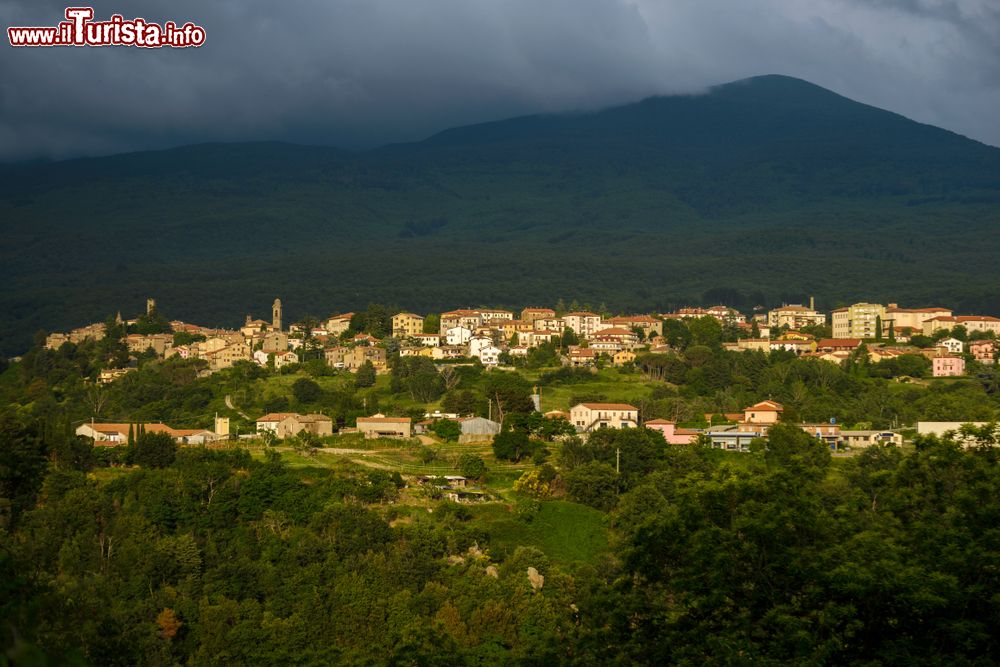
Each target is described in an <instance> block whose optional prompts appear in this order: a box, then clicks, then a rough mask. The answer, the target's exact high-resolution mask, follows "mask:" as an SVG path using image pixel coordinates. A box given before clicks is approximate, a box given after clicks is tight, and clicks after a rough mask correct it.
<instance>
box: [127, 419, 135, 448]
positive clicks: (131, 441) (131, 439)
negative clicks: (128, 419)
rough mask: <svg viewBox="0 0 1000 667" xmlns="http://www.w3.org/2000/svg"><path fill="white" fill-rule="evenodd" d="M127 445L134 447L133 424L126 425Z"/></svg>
mask: <svg viewBox="0 0 1000 667" xmlns="http://www.w3.org/2000/svg"><path fill="white" fill-rule="evenodd" d="M128 446H129V447H135V426H134V425H133V424H129V425H128Z"/></svg>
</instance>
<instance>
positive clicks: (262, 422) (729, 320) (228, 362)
mask: <svg viewBox="0 0 1000 667" xmlns="http://www.w3.org/2000/svg"><path fill="white" fill-rule="evenodd" d="M574 305H575V304H574ZM998 334H1000V318H996V317H993V316H987V315H956V314H954V313H953V312H952V311H951V310H950V309H948V308H941V307H921V308H901V307H899V306H898V305H897V304H895V303H890V304H887V305H883V304H876V303H857V304H853V305H850V306H845V307H841V308H836V309H834V310H833V311H832V312H830V313H829V314H827V313H824V312H820V311H817V310H816V308H815V305H814V303H812V300H810V303H809V304H808V305H802V304H788V305H783V306H780V307H777V308H774V309H771V310H769V311H763V310H761V309H758V311H755V312H752V313H742V312H740V311H738V310H736V309H734V308H730V307H727V306H721V305H720V306H715V307H709V308H700V307H688V308H680V309H677V310H675V311H674V312H668V313H654V314H625V315H611V314H610V313H598V312H591V311H589V310H581V309H570V308H565V307H562V304H560V307H559V308H558V309H557V308H545V307H526V308H524V309H523V310H521V311H520V312H519V313H515V312H514V311H511V310H506V309H499V308H467V309H459V310H451V311H447V312H442V313H434V314H429V315H426V316H422V315H419V314H416V313H412V312H407V311H399V312H391V311H389V310H387V309H385V308H384V307H381V306H376V305H373V306H370V307H369V310H368V311H366V312H359V313H355V312H348V313H342V314H335V315H331V316H329V317H326V318H324V319H319V318H312V317H305V318H302V319H300V320H299V321H297V322H294V323H288V324H286V322H285V320H284V314H283V306H282V303H281V301H280V299H275V301H274V303H273V305H272V309H271V317H270V319H268V320H264V319H255V318H253V317H252V316H251V315H247V316H246V320H245V322H244V324H243V326H242V327H240V328H239V329H220V328H211V327H206V326H202V325H198V324H190V323H186V322H181V321H176V320H175V321H167V320H166V319H165V318H163V317H162V316H161V315H160V314H159V312H158V310H157V306H156V303H155V301H154V300H153V299H149V300H148V302H147V308H146V312H145V313H144V314H142V315H141V316H139V317H137V318H134V319H129V320H124V319H123V318H122V317H121V315H120V314H119V315H118V316H117V317H116V318H114V319H113V320H111V321H108V322H106V323H94V324H90V325H88V326H85V327H81V328H78V329H74V330H72V331H70V332H67V333H52V334H50V335H48V336H47V337H46V339H45V347H46V349H48V350H52V351H55V350H59V349H60V348H62V347H63V346H64V345H67V344H69V345H71V346H73V345H77V344H82V343H84V342H87V341H90V342H96V341H100V340H103V339H104V338H105V337H106V336H109V335H112V336H120V338H121V344H122V345H123V347H124V350H125V351H127V354H119V355H118V356H117V359H118V361H119V362H121V363H120V365H117V366H114V365H109V366H108V367H104V368H100V369H99V371H98V373H97V375H96V377H95V378H94V381H95V382H97V383H99V384H104V385H107V384H111V383H114V382H116V381H118V380H120V379H121V378H122V377H123V376H125V375H127V374H128V373H130V372H133V371H134V370H136V369H137V368H138V367H139V366H140V364H141V363H144V362H146V361H149V360H153V359H161V360H169V359H174V358H176V359H181V360H187V361H197V362H198V368H199V370H198V373H199V374H200V375H202V376H210V375H212V374H214V373H218V372H220V371H223V370H225V369H229V368H232V367H233V366H234V365H238V364H253V365H255V366H258V367H260V368H261V369H265V370H267V371H268V372H274V373H287V372H294V371H295V369H298V368H302V367H303V364H310V365H311V366H313V367H315V366H316V365H317V364H319V365H321V366H325V367H327V368H328V369H330V371H332V372H337V373H348V374H352V375H355V376H357V382H358V386H366V385H371V384H374V382H375V378H377V377H378V376H382V375H386V374H389V373H390V372H391V371H392V370H393V368H395V367H397V366H398V365H399V364H400V362H401V361H402V362H403V363H405V360H407V359H408V358H417V359H424V360H426V361H425V362H424V363H429V364H431V365H430V366H427V367H429V368H432V369H437V370H438V371H442V370H443V369H447V370H444V371H443V372H444V373H446V374H449V375H450V374H451V373H453V371H454V369H455V368H458V367H461V366H464V365H470V364H471V365H475V366H477V367H482V368H483V369H484V370H487V371H489V370H490V369H501V370H502V369H506V370H512V369H517V368H525V367H535V368H539V367H556V368H559V367H561V368H566V369H582V370H583V371H592V372H597V371H599V370H600V369H602V368H617V369H622V370H627V371H630V372H634V371H636V370H638V371H641V372H642V373H643V374H644V376H645V377H646V378H647V379H648V380H649V381H651V382H655V381H658V380H659V381H662V380H664V379H665V378H664V377H663V376H662V364H664V363H669V360H670V359H671V358H675V359H676V358H678V357H680V356H684V355H685V354H687V355H688V356H690V354H689V353H685V352H684V351H683V348H684V347H685V346H686V345H687V344H688V343H689V342H690V340H691V338H692V335H694V336H695V337H700V338H702V339H704V340H702V341H701V342H708V343H710V344H713V345H714V346H715V347H716V348H718V349H719V351H720V352H722V353H725V352H736V353H739V352H745V353H761V354H765V355H771V354H772V353H779V354H784V355H786V356H790V357H792V358H795V359H798V360H801V361H815V362H817V363H823V364H830V365H832V366H837V367H839V368H841V369H844V368H847V367H850V366H852V365H857V364H858V363H865V364H883V366H885V365H886V364H896V366H893V367H892V368H894V369H896V370H894V371H893V372H892V373H891V376H892V377H894V378H895V379H896V380H897V381H904V382H905V381H919V378H920V377H922V376H927V377H929V378H962V377H967V376H968V374H969V372H970V369H976V368H991V367H993V366H994V365H995V363H996V360H997V357H998V353H1000V344H998V342H997V338H998ZM900 365H901V367H900ZM535 392H536V393H534V394H533V395H532V400H533V402H534V406H535V410H536V411H538V412H544V414H545V416H546V417H547V418H549V419H557V420H562V421H564V422H565V423H566V426H565V432H566V433H574V432H576V433H581V434H586V433H589V432H592V431H594V430H597V429H602V428H624V427H639V426H644V427H646V428H649V429H653V430H656V431H658V432H660V433H661V434H662V435H663V437H664V440H665V441H666V442H667V443H673V444H688V443H694V442H703V443H704V444H710V445H712V446H715V447H718V448H722V449H730V450H739V451H746V450H747V449H748V447H749V443H750V442H751V441H752V440H753V439H755V438H761V437H766V435H767V431H768V428H769V427H770V425H772V424H774V423H776V422H778V421H779V419H780V418H781V417H782V412H783V410H784V407H783V405H782V404H781V403H780V402H778V401H775V400H771V399H770V397H768V398H767V399H765V400H762V401H758V402H756V403H753V404H750V405H746V406H743V408H742V409H741V410H740V411H739V412H734V411H733V408H734V406H728V408H729V409H728V410H726V409H723V410H721V411H720V413H719V416H718V420H719V421H721V422H724V423H718V424H717V423H716V422H715V421H713V418H712V415H711V414H706V419H705V424H704V426H703V427H700V428H691V427H687V426H685V425H684V423H683V422H684V421H687V422H693V421H699V420H693V419H687V420H678V419H665V418H662V417H657V416H655V415H651V414H645V415H643V414H640V412H642V411H641V410H640V408H639V407H638V406H636V405H632V404H630V403H627V402H606V401H594V400H588V401H580V402H578V403H574V404H571V405H570V404H566V405H558V406H555V409H550V410H544V411H543V409H542V404H541V400H540V396H539V395H538V393H537V392H538V389H537V388H536V389H535ZM428 398H434V396H433V395H429V396H428ZM433 403H434V401H433V400H428V401H427V406H426V407H427V409H426V411H424V414H423V418H421V415H420V414H419V411H417V412H414V411H412V410H411V413H412V414H411V415H401V414H399V415H386V414H382V413H374V414H371V415H358V416H356V417H355V418H354V419H352V420H350V422H351V423H336V422H335V419H334V418H332V417H331V416H328V415H325V414H322V413H305V414H299V413H296V412H288V411H271V412H268V413H267V414H264V415H262V416H260V417H259V418H256V419H255V420H254V422H255V423H254V428H253V429H252V430H251V432H249V433H247V432H244V433H243V434H242V437H244V438H253V437H274V438H277V439H281V438H286V437H294V436H296V435H297V434H300V433H303V432H304V433H308V434H311V435H313V436H316V437H320V438H322V437H326V436H331V435H333V434H334V433H360V434H362V435H363V436H365V437H371V438H401V439H407V438H411V437H415V436H419V435H421V434H426V433H428V429H429V427H430V426H431V425H432V424H433V423H434V422H435V420H437V419H440V418H442V417H444V418H448V419H451V420H454V421H457V422H458V423H459V424H460V427H461V433H462V437H463V438H465V439H476V438H480V439H481V438H487V439H489V438H491V437H493V436H495V435H496V434H498V433H500V431H501V428H502V423H501V422H502V417H501V418H497V417H498V415H494V414H492V413H491V414H485V415H476V414H474V413H472V412H469V413H467V414H462V413H461V412H449V411H445V412H442V411H441V410H440V407H439V406H436V405H433ZM491 405H492V403H491ZM496 407H497V408H498V411H499V409H500V405H499V404H498V405H497V406H496ZM490 412H492V411H490ZM952 421H954V422H955V423H956V424H957V423H959V420H958V418H957V417H956V419H955V420H952V419H950V418H949V419H947V420H946V421H945V422H944V423H950V422H952ZM92 422H93V420H92ZM798 423H799V424H800V426H801V428H802V429H803V430H805V431H806V432H808V433H809V434H810V435H812V436H814V437H817V438H819V439H821V440H823V441H824V442H827V443H828V444H829V445H830V446H831V447H832V448H834V449H843V448H846V449H851V448H858V447H865V446H869V445H871V444H876V443H891V444H901V443H902V442H903V437H902V436H901V435H900V434H899V433H898V432H895V431H893V430H890V429H884V428H883V429H873V428H870V427H869V428H854V429H848V428H843V427H842V425H840V424H838V423H836V419H829V420H826V419H824V421H822V422H814V421H807V420H801V419H800V420H798ZM928 424H929V422H928ZM130 426H131V424H130V423H129V422H114V423H103V424H97V423H96V422H93V423H91V424H82V425H80V426H79V427H78V429H77V433H78V434H79V435H84V436H87V437H89V438H91V439H92V440H93V441H94V442H95V443H97V442H101V443H104V444H120V443H123V442H124V441H125V440H126V438H127V431H128V429H129V427H130ZM862 426H865V424H862ZM151 427H152V428H153V429H159V430H161V431H164V432H168V433H170V434H171V435H172V437H174V438H175V439H176V440H177V441H178V442H181V443H186V444H202V443H206V442H212V441H215V440H218V439H222V438H226V437H229V436H232V435H233V434H232V433H230V427H229V417H225V416H223V417H221V418H219V417H218V415H216V418H215V421H214V423H213V425H212V426H211V427H209V425H208V424H207V423H206V424H205V426H204V427H203V428H196V429H190V428H188V429H176V428H171V427H169V426H167V425H166V424H160V423H157V424H152V425H151ZM927 428H928V429H931V430H934V429H936V430H937V431H941V430H943V427H940V426H932V425H928V426H927Z"/></svg>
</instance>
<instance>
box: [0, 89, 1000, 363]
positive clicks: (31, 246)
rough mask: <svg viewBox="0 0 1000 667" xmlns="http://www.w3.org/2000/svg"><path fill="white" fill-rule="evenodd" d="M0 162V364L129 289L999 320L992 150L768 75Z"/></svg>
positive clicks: (330, 308) (251, 308)
mask: <svg viewBox="0 0 1000 667" xmlns="http://www.w3.org/2000/svg"><path fill="white" fill-rule="evenodd" d="M0 176H2V178H0V225H2V229H3V231H4V232H5V236H6V243H4V244H3V248H2V250H0V280H2V281H3V285H4V289H3V290H2V291H0V314H2V315H3V317H2V318H0V351H2V352H4V353H8V354H14V353H18V352H20V351H22V350H23V349H25V348H26V347H27V344H28V342H29V341H30V338H31V336H32V334H33V333H34V332H35V331H36V330H38V329H40V328H44V329H47V330H52V329H63V328H67V327H71V326H77V325H80V324H84V323H86V322H89V321H92V320H95V319H98V318H101V317H104V316H106V315H108V314H112V313H114V312H115V311H116V310H119V309H121V310H122V312H123V313H124V314H126V315H127V314H130V313H134V312H137V311H139V310H140V309H141V307H142V306H143V304H144V299H145V297H146V296H150V295H151V296H156V297H157V299H158V302H159V304H160V305H161V309H162V310H163V312H165V313H166V314H168V315H170V316H172V317H180V318H183V319H186V320H191V321H198V322H203V323H205V324H220V325H222V324H229V325H232V324H236V323H238V322H239V321H240V320H241V319H242V317H243V316H244V315H245V314H246V313H247V312H254V313H257V314H262V313H265V312H266V310H267V308H268V307H269V304H270V302H271V300H272V299H273V298H274V297H275V296H280V297H281V298H282V300H283V302H284V303H285V304H286V311H287V312H288V314H289V315H290V317H291V318H292V319H295V318H297V317H300V316H302V315H305V314H307V313H309V314H315V315H327V314H330V313H331V312H334V311H341V310H347V309H353V308H358V307H363V306H364V305H365V304H367V303H368V302H370V301H380V302H389V303H396V304H399V305H401V306H404V307H406V308H409V309H414V310H418V311H421V310H430V309H439V308H449V307H456V306H465V305H476V304H493V305H507V306H514V307H516V306H520V305H525V304H529V303H534V304H541V303H552V302H554V301H555V300H556V299H558V298H564V299H566V300H567V301H569V300H572V299H578V300H579V301H581V302H590V303H591V304H593V305H595V306H596V305H597V304H599V303H601V302H604V303H606V304H608V305H609V306H611V307H612V308H615V309H619V308H621V309H630V310H649V309H653V308H668V307H671V306H675V305H680V304H685V303H689V302H699V301H702V298H703V295H705V293H706V291H709V290H715V292H713V293H712V294H711V296H715V295H718V294H719V293H720V292H721V291H722V290H726V291H727V292H728V293H730V295H731V296H730V300H731V301H733V302H734V305H743V306H748V305H754V304H757V303H762V304H764V305H766V304H768V303H776V302H779V301H782V300H788V299H800V298H802V297H803V296H804V295H807V294H814V295H815V296H816V297H817V300H818V303H819V305H821V306H825V307H830V306H832V305H834V304H836V303H839V302H841V301H851V300H853V299H861V298H865V299H883V300H893V301H898V302H900V303H913V304H916V303H925V302H931V301H933V302H935V303H940V304H941V305H948V306H952V307H954V308H956V309H959V310H963V311H981V312H983V311H985V312H994V313H997V312H1000V269H998V267H997V264H996V261H995V258H996V257H997V256H1000V235H998V234H996V233H995V230H996V229H997V224H998V222H1000V149H996V148H992V147H988V146H984V145H982V144H979V143H977V142H974V141H971V140H969V139H966V138H964V137H961V136H958V135H956V134H953V133H950V132H947V131H944V130H941V129H938V128H934V127H930V126H927V125H921V124H918V123H915V122H912V121H910V120H907V119H905V118H903V117H901V116H898V115H896V114H892V113H889V112H886V111H881V110H878V109H875V108H872V107H868V106H865V105H862V104H858V103H855V102H852V101H850V100H848V99H845V98H843V97H840V96H838V95H836V94H834V93H832V92H830V91H827V90H824V89H822V88H819V87H817V86H814V85H812V84H809V83H806V82H803V81H799V80H796V79H791V78H788V77H780V76H766V77H757V78H754V79H749V80H745V81H740V82H736V83H732V84H727V85H724V86H720V87H717V88H714V89H713V90H712V91H711V92H710V93H708V94H705V95H698V96H677V97H659V98H651V99H648V100H644V101H642V102H639V103H636V104H630V105H626V106H622V107H618V108H613V109H607V110H604V111H600V112H595V113H579V114H565V115H550V116H530V117H524V118H515V119H511V120H507V121H501V122H496V123H486V124H480V125H473V126H468V127H462V128H456V129H452V130H447V131H445V132H442V133H440V134H438V135H435V136H433V137H431V138H429V139H427V140H425V141H422V142H417V143H412V144H403V145H393V146H387V147H384V148H381V149H378V150H374V151H370V152H366V153H348V152H344V151H339V150H335V149H330V148H320V147H308V146H296V145H288V144H276V143H246V144H207V145H199V146H188V147H183V148H178V149H173V150H167V151H159V152H145V153H135V154H128V155H119V156H113V157H107V158H95V159H79V160H69V161H64V162H58V163H51V164H26V165H13V166H7V167H5V168H3V169H2V170H0ZM720 288H721V289H720Z"/></svg>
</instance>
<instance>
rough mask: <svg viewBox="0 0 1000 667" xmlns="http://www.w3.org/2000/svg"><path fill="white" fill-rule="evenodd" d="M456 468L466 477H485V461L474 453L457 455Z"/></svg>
mask: <svg viewBox="0 0 1000 667" xmlns="http://www.w3.org/2000/svg"><path fill="white" fill-rule="evenodd" d="M458 470H459V471H460V472H461V473H462V476H463V477H467V478H468V479H483V478H484V477H486V472H487V468H486V463H485V462H484V461H483V459H482V458H480V457H479V456H476V455H475V454H462V455H461V456H459V457H458Z"/></svg>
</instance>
